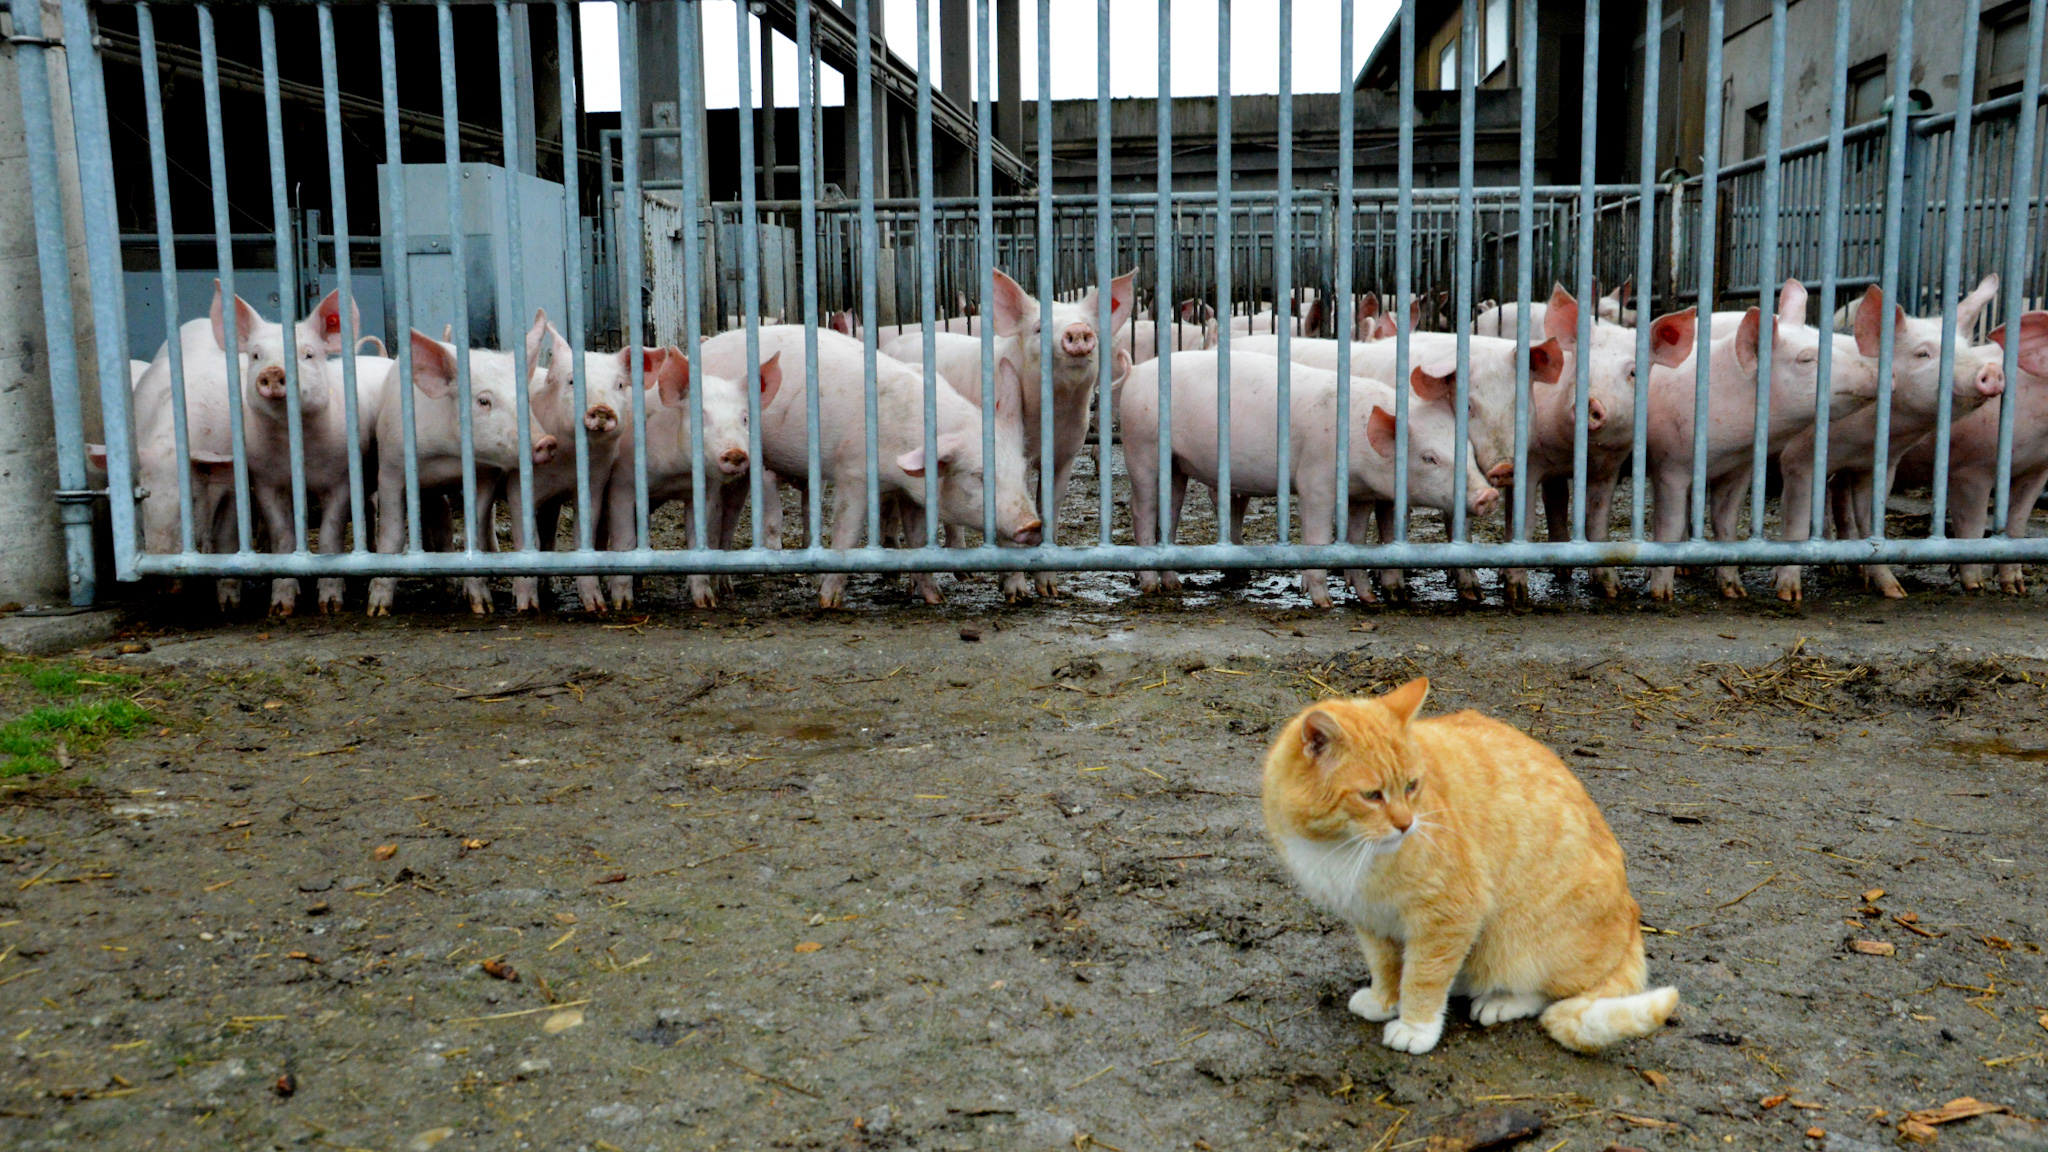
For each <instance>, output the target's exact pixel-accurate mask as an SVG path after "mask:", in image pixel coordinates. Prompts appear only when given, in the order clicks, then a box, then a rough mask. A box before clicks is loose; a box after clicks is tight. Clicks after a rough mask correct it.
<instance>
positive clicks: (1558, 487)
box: [1543, 476, 1592, 588]
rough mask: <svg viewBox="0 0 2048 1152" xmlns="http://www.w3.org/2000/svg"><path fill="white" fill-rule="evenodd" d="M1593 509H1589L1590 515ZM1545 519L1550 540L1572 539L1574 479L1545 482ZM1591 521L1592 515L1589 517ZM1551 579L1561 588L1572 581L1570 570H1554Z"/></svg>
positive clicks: (1547, 479) (1557, 478)
mask: <svg viewBox="0 0 2048 1152" xmlns="http://www.w3.org/2000/svg"><path fill="white" fill-rule="evenodd" d="M1590 511H1591V509H1588V512H1589V513H1590ZM1543 519H1544V523H1545V525H1546V526H1547V527H1548V528H1549V529H1550V536H1549V539H1551V540H1569V539H1571V538H1572V479H1571V477H1570V476H1548V477H1545V478H1544V480H1543ZM1587 519H1588V520H1591V519H1592V517H1591V516H1590V515H1588V516H1587ZM1550 576H1551V579H1553V580H1556V581H1557V583H1558V586H1559V587H1560V588H1564V587H1567V586H1569V585H1570V584H1571V581H1572V570H1571V569H1570V568H1553V569H1551V570H1550Z"/></svg>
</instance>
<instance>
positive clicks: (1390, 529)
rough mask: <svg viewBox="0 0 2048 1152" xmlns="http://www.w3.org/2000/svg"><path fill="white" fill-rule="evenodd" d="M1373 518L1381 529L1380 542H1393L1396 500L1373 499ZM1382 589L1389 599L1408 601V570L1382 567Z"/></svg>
mask: <svg viewBox="0 0 2048 1152" xmlns="http://www.w3.org/2000/svg"><path fill="white" fill-rule="evenodd" d="M1372 519H1373V523H1374V525H1375V526H1377V527H1378V529H1379V534H1380V543H1382V544H1391V543H1393V541H1394V502H1393V501H1392V500H1375V501H1373V502H1372ZM1380 591H1382V592H1385V593H1386V594H1387V599H1388V600H1390V601H1392V602H1393V603H1396V604H1406V603H1407V602H1408V573H1407V571H1406V570H1405V569H1401V568H1382V569H1380Z"/></svg>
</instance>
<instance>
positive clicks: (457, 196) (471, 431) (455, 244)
mask: <svg viewBox="0 0 2048 1152" xmlns="http://www.w3.org/2000/svg"><path fill="white" fill-rule="evenodd" d="M434 12H435V16H436V17H437V18H438V31H439V33H440V39H439V45H440V50H441V141H442V143H441V155H442V166H443V174H444V175H445V176H446V177H447V195H448V253H449V255H450V256H451V257H453V259H454V264H453V266H452V267H453V269H454V271H453V274H452V276H451V277H450V278H451V279H452V280H453V282H454V285H455V293H454V295H455V323H454V329H455V331H454V336H455V377H456V381H457V387H456V390H455V400H456V405H457V409H456V415H457V424H456V428H457V431H458V432H460V434H461V439H462V547H463V551H464V552H466V553H468V554H469V555H470V556H472V557H473V556H474V555H475V554H476V552H477V537H478V535H479V534H480V533H483V532H490V533H493V534H495V533H496V532H497V530H498V528H497V524H496V517H495V516H494V515H486V516H482V517H479V516H478V514H477V513H478V511H479V509H478V508H477V490H476V481H477V476H476V428H475V422H474V419H473V413H472V411H471V409H472V407H473V399H472V392H471V388H472V382H471V380H470V375H469V367H470V365H469V341H470V333H469V275H468V270H469V243H468V237H467V236H466V235H465V234H464V233H465V231H466V229H467V226H468V223H469V222H468V221H467V220H465V219H464V216H465V213H464V212H463V196H462V127H461V125H462V121H461V119H460V118H459V116H458V109H457V107H456V102H455V91H456V89H455V13H454V10H453V9H452V8H450V6H449V0H435V3H434ZM619 24H620V28H619V35H620V39H621V41H624V40H626V39H628V38H629V37H628V36H627V33H626V27H625V21H624V20H623V19H621V20H620V22H619ZM626 119H627V121H628V122H631V119H632V118H631V117H627V118H626ZM635 235H638V232H637V230H636V232H635ZM634 250H635V251H638V248H637V247H636V248H635V249H634ZM519 383H523V382H519ZM521 445H522V447H524V441H523V440H522V441H521ZM485 511H488V510H485ZM494 543H495V541H494Z"/></svg>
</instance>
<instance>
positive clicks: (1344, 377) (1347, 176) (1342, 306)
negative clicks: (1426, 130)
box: [1303, 0, 1406, 539]
mask: <svg viewBox="0 0 2048 1152" xmlns="http://www.w3.org/2000/svg"><path fill="white" fill-rule="evenodd" d="M1356 16H1357V13H1356V11H1355V10H1354V8H1353V0H1338V4H1337V38H1338V40H1339V41H1341V43H1339V44H1338V46H1337V69H1338V72H1339V73H1340V75H1339V76H1338V77H1337V306H1338V315H1340V316H1343V317H1345V318H1346V319H1349V318H1350V317H1351V315H1352V314H1353V312H1354V308H1353V306H1352V303H1351V291H1352V288H1353V287H1355V286H1354V285H1353V284H1352V282H1351V277H1352V267H1351V261H1352V256H1353V252H1352V249H1351V245H1352V239H1353V236H1352V232H1353V228H1354V227H1355V226H1356V224H1357V220H1356V216H1357V212H1358V203H1357V200H1356V198H1355V197H1354V195H1353V191H1352V185H1353V183H1354V182H1355V181H1356V179H1357V176H1358V174H1357V172H1356V171H1354V170H1353V167H1352V165H1353V153H1354V149H1355V147H1356V145H1357V139H1356V137H1357V124H1358V97H1357V93H1356V92H1355V91H1354V88H1355V86H1356V84H1357V77H1356V76H1355V75H1354V74H1353V72H1352V70H1351V66H1352V60H1351V37H1352V35H1353V32H1354V28H1355V27H1356V24H1357V21H1356ZM1375 251H1377V249H1375ZM1336 452H1337V513H1336V516H1337V522H1336V525H1335V528H1336V538H1337V539H1347V538H1348V537H1346V535H1345V534H1346V532H1347V531H1348V530H1349V527H1350V524H1351V341H1349V340H1339V341H1337V449H1336ZM1402 472H1403V474H1404V475H1405V474H1406V469H1405V468H1404V469H1402ZM1303 528H1304V530H1305V529H1306V528H1307V525H1303Z"/></svg>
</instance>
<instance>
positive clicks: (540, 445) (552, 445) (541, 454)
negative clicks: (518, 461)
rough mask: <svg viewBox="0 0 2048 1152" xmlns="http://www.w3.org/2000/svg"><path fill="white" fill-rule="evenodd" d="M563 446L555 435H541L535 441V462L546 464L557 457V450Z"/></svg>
mask: <svg viewBox="0 0 2048 1152" xmlns="http://www.w3.org/2000/svg"><path fill="white" fill-rule="evenodd" d="M559 447H561V444H560V442H559V441H557V440H556V439H555V438H554V437H553V436H541V437H539V438H538V439H536V440H535V441H534V442H533V462H534V463H535V464H546V463H548V462H549V461H552V460H553V459H554V458H555V450H556V449H557V448H559Z"/></svg>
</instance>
